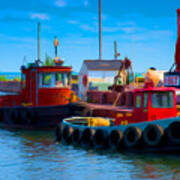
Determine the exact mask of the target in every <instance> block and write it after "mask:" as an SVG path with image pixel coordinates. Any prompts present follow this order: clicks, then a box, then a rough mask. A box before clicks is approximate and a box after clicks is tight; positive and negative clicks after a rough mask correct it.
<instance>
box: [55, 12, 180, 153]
mask: <svg viewBox="0 0 180 180" xmlns="http://www.w3.org/2000/svg"><path fill="white" fill-rule="evenodd" d="M178 17H179V18H178V26H179V24H180V9H178ZM178 30H179V33H178V34H179V37H178V43H177V48H176V51H178V52H176V66H177V67H176V70H175V72H169V73H167V74H165V79H166V80H165V84H166V82H169V81H170V80H167V79H173V80H172V81H170V82H173V85H174V86H175V87H180V81H179V78H180V73H179V71H180V59H179V57H180V56H179V54H180V51H179V47H180V44H179V43H180V26H179V28H178ZM126 62H128V63H126ZM123 64H124V65H125V64H127V65H128V66H127V67H126V66H123ZM123 64H122V66H121V67H120V71H119V73H118V76H117V77H115V83H114V85H113V86H112V87H111V88H112V90H111V91H109V92H100V91H94V92H91V93H90V99H91V103H84V106H85V107H86V111H85V112H84V115H85V116H87V115H90V117H72V118H67V119H64V120H63V122H62V123H61V124H59V125H58V126H57V129H56V139H57V141H61V140H62V142H65V143H72V144H74V145H75V146H77V145H80V146H83V147H91V146H93V147H94V148H98V149H99V148H100V149H102V148H107V147H110V148H112V149H117V150H138V151H155V152H157V151H159V152H162V151H176V152H178V153H179V150H180V117H178V108H177V105H176V103H177V102H176V89H175V88H173V87H154V85H153V83H152V82H147V83H145V86H144V88H142V89H137V88H135V89H131V88H128V86H129V83H128V81H127V80H128V79H127V78H125V82H127V83H125V84H123V85H118V84H117V82H118V79H119V78H122V77H121V76H122V75H123V74H122V73H121V72H123V71H124V70H126V69H127V70H128V69H129V68H130V70H131V69H132V67H131V63H130V61H129V60H128V59H126V60H125V61H124V62H123ZM127 72H130V71H127ZM178 73H179V74H178ZM127 75H128V73H127ZM124 77H126V76H124ZM127 77H128V76H127ZM169 85H170V84H169ZM129 87H130V86H129ZM91 95H92V96H91ZM112 99H113V101H112ZM94 100H96V101H94ZM92 101H94V103H92ZM113 102H114V103H113Z"/></svg>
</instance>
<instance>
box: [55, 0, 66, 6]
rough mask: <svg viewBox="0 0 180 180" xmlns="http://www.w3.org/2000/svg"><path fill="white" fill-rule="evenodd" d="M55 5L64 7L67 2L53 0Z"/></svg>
mask: <svg viewBox="0 0 180 180" xmlns="http://www.w3.org/2000/svg"><path fill="white" fill-rule="evenodd" d="M55 5H56V6H58V7H64V6H66V5H67V2H66V1H64V0H57V1H56V2H55Z"/></svg>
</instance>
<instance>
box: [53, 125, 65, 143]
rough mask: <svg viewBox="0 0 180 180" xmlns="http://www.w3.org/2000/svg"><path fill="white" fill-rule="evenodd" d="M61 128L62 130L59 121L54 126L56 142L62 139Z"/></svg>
mask: <svg viewBox="0 0 180 180" xmlns="http://www.w3.org/2000/svg"><path fill="white" fill-rule="evenodd" d="M62 130H63V126H62V124H61V123H59V124H58V125H57V126H56V131H55V137H56V139H55V141H56V142H61V140H62Z"/></svg>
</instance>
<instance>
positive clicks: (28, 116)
mask: <svg viewBox="0 0 180 180" xmlns="http://www.w3.org/2000/svg"><path fill="white" fill-rule="evenodd" d="M20 118H21V121H22V123H23V124H25V125H30V124H32V122H33V119H34V112H33V110H32V109H28V108H24V109H22V110H20Z"/></svg>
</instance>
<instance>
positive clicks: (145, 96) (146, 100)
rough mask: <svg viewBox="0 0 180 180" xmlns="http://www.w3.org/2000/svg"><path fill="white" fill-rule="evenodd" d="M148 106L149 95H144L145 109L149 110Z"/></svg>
mask: <svg viewBox="0 0 180 180" xmlns="http://www.w3.org/2000/svg"><path fill="white" fill-rule="evenodd" d="M147 105H148V93H144V100H143V107H144V108H147Z"/></svg>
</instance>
